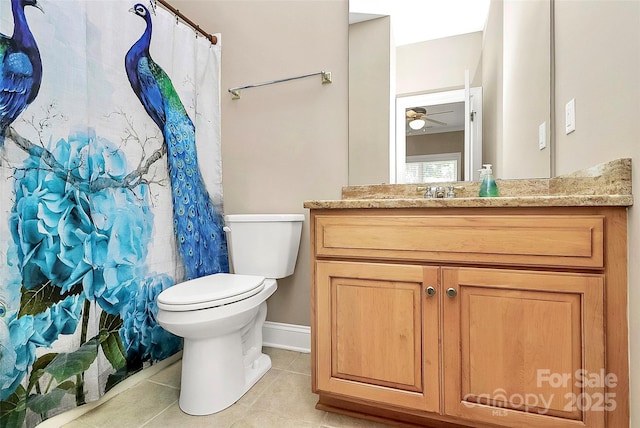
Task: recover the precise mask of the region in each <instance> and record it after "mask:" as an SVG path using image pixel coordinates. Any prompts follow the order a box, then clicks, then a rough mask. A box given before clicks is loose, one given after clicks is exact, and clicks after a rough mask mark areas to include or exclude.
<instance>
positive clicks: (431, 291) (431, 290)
mask: <svg viewBox="0 0 640 428" xmlns="http://www.w3.org/2000/svg"><path fill="white" fill-rule="evenodd" d="M424 292H425V294H426V295H427V297H431V296H435V295H436V289H435V288H433V287H431V286H429V287H427V288H425V289H424Z"/></svg>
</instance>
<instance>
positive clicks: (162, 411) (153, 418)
mask: <svg viewBox="0 0 640 428" xmlns="http://www.w3.org/2000/svg"><path fill="white" fill-rule="evenodd" d="M178 401H180V400H179V399H178V400H175V401H173V402H172V403H171V404H169V405H168V406H167V407H165V408H164V409H162V410H160V411H159V412H158V413H156V414H155V415H154V416H153V417H152V418H151V419H149V420H148V421H146V422H144V423H143V424H142V425H140V427H139V428H142V427H144V426H145V425H148V424H149V423H150V422H151V421H153V420H155V419H156V418H157V417H158V416H160V415H161V414H163V413H164V412H166V411H167V410H169V408H170V407H172V406H173V405H174V404H176V403H177V402H178Z"/></svg>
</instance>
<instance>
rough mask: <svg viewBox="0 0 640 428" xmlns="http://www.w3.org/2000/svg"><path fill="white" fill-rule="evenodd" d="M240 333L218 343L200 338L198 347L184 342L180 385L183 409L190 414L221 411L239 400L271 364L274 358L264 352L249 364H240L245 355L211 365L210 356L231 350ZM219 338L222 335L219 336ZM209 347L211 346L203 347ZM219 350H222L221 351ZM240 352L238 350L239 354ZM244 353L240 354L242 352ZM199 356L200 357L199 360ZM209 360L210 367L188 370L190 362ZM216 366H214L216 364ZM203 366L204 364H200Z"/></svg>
mask: <svg viewBox="0 0 640 428" xmlns="http://www.w3.org/2000/svg"><path fill="white" fill-rule="evenodd" d="M238 338H239V336H235V337H233V338H227V339H228V340H220V341H216V342H218V343H216V344H209V346H200V345H203V343H202V341H198V342H199V343H197V344H196V346H195V347H191V351H193V352H191V353H190V352H189V346H187V343H185V346H184V350H183V354H182V385H181V387H180V400H179V405H180V409H181V410H182V411H183V412H185V413H187V414H189V415H196V416H199V415H209V414H212V413H217V412H220V411H222V410H224V409H226V408H227V407H229V406H231V405H232V404H233V403H235V402H236V401H238V400H239V399H240V398H242V396H243V395H244V394H246V393H247V391H249V390H250V389H251V388H252V387H253V385H255V384H256V383H257V382H258V381H259V380H260V379H261V378H262V376H264V375H265V374H266V373H267V372H268V371H269V369H270V368H271V358H269V356H268V355H266V354H263V353H261V354H260V355H259V356H258V358H257V359H256V360H255V361H254V362H253V364H251V365H250V366H249V367H237V365H238V364H237V363H238V362H240V363H242V359H238V358H235V359H233V358H230V359H228V360H227V361H218V362H217V364H215V365H212V364H211V360H210V356H211V355H216V354H214V352H216V350H214V349H217V350H218V351H219V350H221V349H224V350H225V351H226V355H231V353H229V352H228V351H229V348H230V347H232V346H233V347H236V346H237V343H234V342H239V340H234V339H238ZM219 339H220V338H219ZM185 342H186V341H185ZM204 348H208V349H206V350H205V349H204ZM218 354H220V352H218ZM236 355H238V354H236ZM240 355H241V354H240ZM198 360H199V361H198ZM198 363H200V364H206V367H207V368H208V369H210V370H207V372H206V373H205V372H204V371H203V372H200V373H198V372H194V371H193V370H189V371H188V372H185V369H184V368H185V367H193V366H191V364H198ZM214 366H215V367H214ZM198 367H203V366H198Z"/></svg>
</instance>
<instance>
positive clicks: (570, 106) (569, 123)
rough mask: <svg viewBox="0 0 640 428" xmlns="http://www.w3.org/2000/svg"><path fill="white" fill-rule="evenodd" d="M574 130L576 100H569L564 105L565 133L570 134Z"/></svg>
mask: <svg viewBox="0 0 640 428" xmlns="http://www.w3.org/2000/svg"><path fill="white" fill-rule="evenodd" d="M575 130H576V100H575V98H574V99H572V100H571V101H569V102H568V103H567V105H566V107H565V133H566V134H570V133H572V132H573V131H575Z"/></svg>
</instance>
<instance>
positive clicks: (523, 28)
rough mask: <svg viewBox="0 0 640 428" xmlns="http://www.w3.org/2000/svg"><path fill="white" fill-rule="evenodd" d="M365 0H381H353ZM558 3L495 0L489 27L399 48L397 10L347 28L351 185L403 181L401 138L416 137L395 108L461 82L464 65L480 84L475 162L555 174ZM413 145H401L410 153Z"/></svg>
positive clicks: (508, 174)
mask: <svg viewBox="0 0 640 428" xmlns="http://www.w3.org/2000/svg"><path fill="white" fill-rule="evenodd" d="M392 1H395V2H398V3H401V2H400V1H399V0H392ZM431 1H432V0H424V3H430V2H431ZM434 1H435V0H434ZM443 1H445V2H452V0H443ZM364 3H367V4H370V5H372V7H375V5H379V3H380V1H378V2H371V1H369V2H363V1H362V0H351V1H350V8H351V6H352V5H356V6H357V7H359V8H360V9H359V10H358V12H362V11H363V10H362V7H363V4H364ZM419 3H423V2H419ZM415 4H416V2H411V3H409V6H410V7H411V5H414V6H415ZM552 6H553V1H552V0H544V1H536V2H519V1H507V0H505V1H502V0H491V2H490V6H489V12H488V16H487V19H486V22H485V25H484V28H483V31H479V32H473V33H466V34H461V35H454V36H448V37H441V38H438V39H434V40H427V41H421V42H415V43H409V44H406V45H400V46H396V45H395V44H394V43H393V36H392V34H393V33H394V18H393V16H391V15H384V16H380V14H378V15H375V12H373V14H370V15H366V14H364V15H359V17H360V18H361V19H363V20H361V21H359V22H354V23H352V24H350V27H349V184H351V185H357V184H379V183H393V182H397V174H398V173H399V169H400V168H397V167H396V162H395V157H396V156H402V153H401V151H402V149H400V150H398V148H397V147H396V142H397V141H398V140H399V137H398V135H405V138H409V137H411V135H408V136H407V134H406V133H405V134H400V131H401V130H402V129H403V128H404V129H405V130H406V124H407V122H406V120H407V119H406V110H407V109H405V110H404V111H400V108H399V107H398V105H400V104H402V100H403V99H408V98H411V97H416V96H422V95H428V94H435V93H445V92H447V91H455V90H461V89H464V70H465V69H468V70H469V71H470V84H471V87H481V88H482V98H483V100H482V104H481V108H482V121H481V122H480V123H478V122H476V125H480V126H479V127H476V129H475V130H472V132H478V131H479V132H480V133H481V134H480V135H481V137H482V138H481V140H482V149H481V155H480V156H481V158H480V161H479V164H481V163H491V164H493V165H494V167H493V169H494V173H495V175H496V177H498V178H545V177H550V176H551V152H552V150H551V149H552V142H551V132H550V130H551V129H552V125H553V124H552V123H551V108H550V106H551V101H552V97H551V31H552V29H551V15H552V13H551V12H552ZM458 7H459V6H458ZM414 12H415V8H414ZM436 13H437V11H436V10H435V9H433V11H432V15H435V14H436ZM414 15H420V14H419V13H414ZM424 16H426V15H423V18H424ZM372 18H373V19H372ZM434 18H435V19H437V16H434ZM422 21H424V19H423V20H422ZM396 25H397V24H396ZM412 25H427V24H426V23H424V22H423V23H422V24H418V23H416V24H412ZM403 105H404V106H406V107H407V108H408V107H424V106H423V105H411V106H409V105H407V104H406V103H405V104H403ZM432 118H433V117H432ZM425 144H428V143H425ZM474 148H476V147H475V146H473V145H472V146H469V147H465V150H473V149H474ZM411 150H413V149H407V146H406V145H405V147H404V155H405V156H406V155H411ZM478 151H479V150H476V153H478ZM454 152H455V151H447V150H444V151H443V152H442V153H454ZM461 157H462V159H463V160H464V159H465V158H466V157H467V156H466V153H465V151H463V152H462V155H461ZM405 160H406V159H405ZM463 177H464V179H465V180H468V179H475V178H476V177H475V176H474V175H473V173H472V172H469V173H468V174H463Z"/></svg>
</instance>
